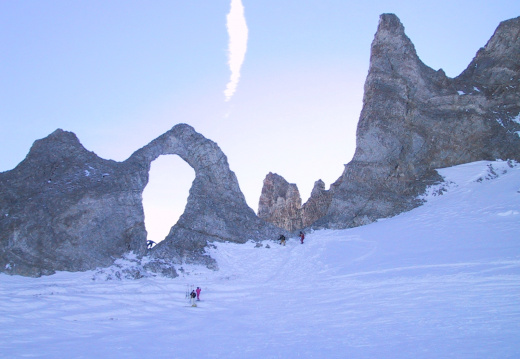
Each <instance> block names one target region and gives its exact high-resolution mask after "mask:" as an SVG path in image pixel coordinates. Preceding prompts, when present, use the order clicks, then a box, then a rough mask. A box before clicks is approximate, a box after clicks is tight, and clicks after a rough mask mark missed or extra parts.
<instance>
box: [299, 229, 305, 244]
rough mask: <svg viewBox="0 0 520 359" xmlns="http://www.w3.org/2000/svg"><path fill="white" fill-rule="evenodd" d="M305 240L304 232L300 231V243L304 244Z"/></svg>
mask: <svg viewBox="0 0 520 359" xmlns="http://www.w3.org/2000/svg"><path fill="white" fill-rule="evenodd" d="M304 238H305V234H304V233H303V232H302V231H300V241H301V242H302V244H303V239H304Z"/></svg>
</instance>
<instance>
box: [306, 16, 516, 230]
mask: <svg viewBox="0 0 520 359" xmlns="http://www.w3.org/2000/svg"><path fill="white" fill-rule="evenodd" d="M519 33H520V17H518V18H515V19H511V20H508V21H504V22H502V23H501V24H500V25H499V26H498V28H497V30H496V31H495V34H494V35H493V37H492V38H491V39H490V40H489V42H488V43H487V45H486V46H485V47H484V48H482V49H480V50H479V51H478V53H477V55H476V57H475V58H474V59H473V61H472V62H471V63H470V65H469V66H468V68H467V69H466V70H465V71H464V72H463V73H462V74H460V75H459V76H458V77H456V78H449V77H447V76H446V75H445V73H444V71H442V70H439V71H435V70H433V69H431V68H429V67H428V66H426V65H425V64H423V63H422V61H421V60H420V59H419V57H418V56H417V53H416V51H415V47H414V45H413V44H412V42H411V41H410V39H409V38H408V37H407V36H406V35H405V32H404V27H403V25H402V24H401V22H400V21H399V19H398V18H397V17H396V16H395V15H393V14H383V15H381V18H380V22H379V26H378V30H377V32H376V35H375V38H374V41H373V42H372V48H371V56H370V67H369V73H368V76H367V79H366V82H365V93H364V98H363V109H362V111H361V115H360V119H359V123H358V128H357V135H356V136H357V138H356V152H355V154H354V157H353V159H352V161H351V162H350V163H348V164H347V165H346V166H345V169H344V172H343V174H342V175H341V176H340V178H339V179H338V180H337V181H336V182H335V183H334V184H332V186H331V188H330V190H329V193H328V195H327V194H325V193H324V192H323V191H322V196H323V197H324V198H327V196H328V198H330V202H329V203H330V205H328V208H324V207H327V205H326V203H327V202H328V200H326V199H324V200H323V203H324V205H323V206H324V207H321V209H320V211H317V212H316V213H320V214H317V215H316V216H315V217H314V218H312V219H310V218H306V219H305V218H304V220H303V225H304V226H308V225H311V222H312V221H314V220H315V221H314V222H313V223H312V227H313V228H347V227H354V226H359V225H363V224H367V223H370V222H373V221H374V220H376V219H378V218H384V217H390V216H393V215H396V214H398V213H401V212H403V211H407V210H410V209H412V208H414V207H416V206H418V205H419V204H420V203H421V202H420V201H419V200H418V199H417V198H418V195H419V194H421V193H422V192H423V191H424V189H425V187H426V186H427V185H429V184H431V183H433V182H435V181H439V180H441V179H440V178H439V177H438V175H437V173H436V172H435V171H434V169H436V168H442V167H448V166H454V165H457V164H461V163H467V162H472V161H477V160H495V159H514V160H520V137H519V136H518V133H519V132H518V131H520V117H519V112H520V56H519V54H520V36H519ZM311 199H312V197H311ZM308 203H309V205H310V204H311V203H312V201H311V200H310V201H309V202H308ZM306 206H308V204H307V203H306V204H305V205H304V207H303V208H304V209H305V208H306ZM305 212H306V211H305V210H304V211H302V213H305ZM318 215H322V216H321V218H319V219H317V218H316V217H317V216H318Z"/></svg>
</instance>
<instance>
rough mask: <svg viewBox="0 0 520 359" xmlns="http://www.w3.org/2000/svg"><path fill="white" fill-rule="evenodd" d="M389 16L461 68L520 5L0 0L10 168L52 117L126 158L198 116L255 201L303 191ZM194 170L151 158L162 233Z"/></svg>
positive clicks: (426, 53)
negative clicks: (284, 187) (266, 185)
mask: <svg viewBox="0 0 520 359" xmlns="http://www.w3.org/2000/svg"><path fill="white" fill-rule="evenodd" d="M382 13H395V14H396V15H397V16H398V17H399V18H400V19H401V22H402V23H403V24H404V26H405V31H406V33H407V35H408V37H410V39H411V40H412V42H413V43H414V44H415V46H416V49H417V52H418V55H419V57H420V58H421V59H422V60H423V62H424V63H425V64H426V65H428V66H430V67H432V68H433V69H436V70H437V69H439V68H442V69H444V71H445V72H446V74H447V75H448V76H450V77H455V76H457V75H458V74H460V73H461V72H462V71H463V70H464V69H465V68H466V66H467V65H468V64H469V63H470V61H471V59H472V58H473V57H474V56H475V53H476V52H477V50H478V49H479V48H480V47H482V46H484V45H485V44H486V42H487V41H488V40H489V38H490V37H491V35H492V34H493V32H494V30H495V29H496V27H497V26H498V24H499V22H500V21H503V20H507V19H510V18H513V17H517V16H519V15H520V2H518V1H500V0H498V1H453V0H451V1H421V2H418V1H399V2H395V1H370V2H360V1H349V0H322V1H319V2H318V1H313V2H305V3H303V2H301V1H296V0H277V1H271V0H262V1H248V0H242V1H239V0H226V1H224V0H212V1H171V0H169V1H149V2H142V1H117V0H114V1H97V0H91V1H74V2H71V1H45V2H41V1H1V2H0V53H1V56H0V171H7V170H10V169H12V168H14V167H15V166H16V165H17V164H18V163H19V162H21V161H22V160H23V159H24V158H25V156H26V155H27V153H28V151H29V149H30V147H31V145H32V143H33V142H34V141H35V140H36V139H39V138H43V137H46V136H47V135H48V134H50V133H51V132H53V131H54V130H55V129H57V128H61V129H64V130H68V131H72V132H74V133H75V134H76V135H77V136H78V138H79V140H80V141H81V143H82V144H83V145H84V146H85V147H86V148H87V149H88V150H90V151H93V152H95V153H96V154H97V155H99V156H100V157H102V158H105V159H113V160H116V161H123V160H125V159H126V158H128V157H129V156H130V155H131V154H132V153H133V152H134V151H135V150H137V149H139V148H141V147H142V146H144V145H146V144H147V143H149V142H150V141H151V140H153V139H154V138H156V137H158V136H159V135H161V134H162V133H164V132H166V131H167V130H169V129H170V128H171V127H173V126H174V125H176V124H178V123H188V124H190V125H191V126H193V127H194V128H195V130H196V131H198V132H199V133H201V134H203V135H204V136H205V137H207V138H209V139H211V140H213V141H215V142H216V143H218V145H219V146H220V148H221V149H222V150H223V151H224V153H225V154H226V155H227V157H228V162H229V164H230V167H231V170H232V171H234V172H235V174H236V175H237V178H238V181H239V184H240V187H241V189H242V191H243V193H244V195H245V197H246V200H247V202H248V204H249V206H250V207H251V208H252V209H253V210H255V212H256V211H257V209H258V208H257V207H258V200H259V197H260V193H261V189H262V182H263V179H264V178H265V176H266V175H267V174H268V173H269V172H274V173H277V174H279V175H281V176H283V177H284V178H285V179H286V180H287V181H289V182H291V183H296V184H297V185H298V188H299V189H300V193H301V195H302V200H303V202H305V201H306V200H307V198H308V196H309V195H310V192H311V190H312V187H313V185H314V182H315V181H317V180H318V179H322V180H323V181H324V182H325V183H326V186H327V188H328V187H329V186H330V184H331V183H333V182H334V181H335V180H336V179H337V178H338V177H339V176H340V175H341V173H342V171H343V166H344V164H346V163H348V162H349V161H350V160H351V158H352V156H353V154H354V150H355V132H356V125H357V121H358V117H359V113H360V111H361V107H362V98H363V84H364V81H365V78H366V75H367V71H368V65H369V56H370V44H371V42H372V40H373V37H374V34H375V31H376V29H377V24H378V21H379V15H380V14H382ZM194 176H195V174H194V171H193V170H192V169H191V168H190V167H189V165H188V164H186V163H185V162H183V161H182V160H181V159H180V158H179V157H177V156H162V157H160V158H159V159H157V160H156V161H154V163H153V164H152V171H151V173H150V182H149V185H148V186H147V188H146V189H145V192H144V194H143V197H144V206H145V216H146V219H145V221H146V225H147V229H148V231H149V234H150V237H151V238H152V232H154V234H153V238H154V240H156V241H157V240H160V239H161V238H162V237H164V236H165V235H166V233H167V231H168V230H169V228H170V227H171V225H173V224H174V223H175V222H176V220H177V218H178V216H179V215H180V214H181V213H182V211H183V209H184V206H185V203H186V199H187V196H188V191H189V188H190V185H191V182H192V180H193V178H194ZM156 226H163V227H164V228H163V229H160V230H159V229H157V230H155V229H153V228H156ZM157 228H158V227H157ZM161 231H162V232H161ZM161 233H162V234H161Z"/></svg>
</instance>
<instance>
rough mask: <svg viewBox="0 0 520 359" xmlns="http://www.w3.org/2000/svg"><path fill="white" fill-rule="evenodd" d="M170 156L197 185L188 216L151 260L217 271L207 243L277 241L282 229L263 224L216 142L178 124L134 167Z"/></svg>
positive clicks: (138, 155)
mask: <svg viewBox="0 0 520 359" xmlns="http://www.w3.org/2000/svg"><path fill="white" fill-rule="evenodd" d="M165 154H175V155H178V156H179V157H181V158H182V159H183V160H184V161H186V162H187V163H188V164H189V165H190V166H191V167H192V168H193V169H194V170H195V180H194V181H193V184H192V187H191V189H190V194H189V197H188V203H187V205H186V208H185V210H184V213H183V214H182V215H181V217H180V218H179V221H178V222H177V224H175V225H174V226H173V227H172V229H171V230H170V233H169V234H168V236H167V237H166V239H165V240H164V241H163V242H161V243H159V244H158V245H157V246H156V247H155V248H154V249H153V250H152V251H151V256H152V257H154V258H159V259H165V260H168V261H171V262H173V263H176V264H180V263H182V262H187V263H203V264H206V265H207V266H209V267H211V268H214V269H216V268H217V267H216V263H215V261H214V260H213V259H211V258H210V257H209V256H207V255H206V254H205V253H204V248H205V247H206V245H207V244H208V241H210V242H211V241H230V242H236V243H245V242H246V241H248V240H262V239H269V238H274V237H275V236H276V235H277V233H278V231H279V229H278V228H276V227H274V226H272V225H270V224H267V223H266V222H265V221H263V220H261V219H260V218H258V217H257V216H256V214H255V213H254V211H253V210H252V209H251V208H250V207H249V206H248V205H247V203H246V200H245V197H244V195H243V194H242V191H241V190H240V187H239V185H238V180H237V178H236V176H235V174H234V172H232V171H231V170H230V169H229V164H228V161H227V157H226V155H225V154H224V153H223V152H222V150H221V149H220V148H219V147H218V145H217V144H216V143H215V142H213V141H211V140H208V139H207V138H205V137H204V136H202V135H201V134H199V133H197V132H196V131H195V130H194V129H193V128H192V127H191V126H189V125H186V124H179V125H176V126H175V127H173V128H172V129H171V130H170V131H168V132H166V133H165V134H163V135H162V136H160V137H158V138H157V139H155V140H153V141H152V142H151V143H150V144H148V145H147V146H145V147H143V148H141V149H140V150H138V151H137V152H135V153H134V154H133V155H132V156H131V157H130V159H129V161H136V162H138V163H146V164H147V165H148V166H149V164H150V163H151V162H152V161H153V160H155V159H156V158H157V157H158V156H160V155H165Z"/></svg>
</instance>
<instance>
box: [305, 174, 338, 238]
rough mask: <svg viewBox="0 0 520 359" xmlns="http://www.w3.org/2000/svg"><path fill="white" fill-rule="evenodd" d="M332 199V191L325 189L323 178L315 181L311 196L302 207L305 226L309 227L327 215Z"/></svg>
mask: <svg viewBox="0 0 520 359" xmlns="http://www.w3.org/2000/svg"><path fill="white" fill-rule="evenodd" d="M331 200H332V192H330V191H327V190H326V189H325V183H324V182H323V181H322V180H321V179H320V180H318V181H316V182H314V187H313V189H312V192H311V196H310V197H309V199H308V200H307V202H305V204H304V205H303V207H302V222H303V223H302V224H303V227H308V226H310V225H311V224H313V223H314V222H316V221H317V220H318V219H320V218H322V217H323V216H325V215H326V214H327V211H328V210H329V206H330V201H331ZM298 229H300V228H298Z"/></svg>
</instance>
